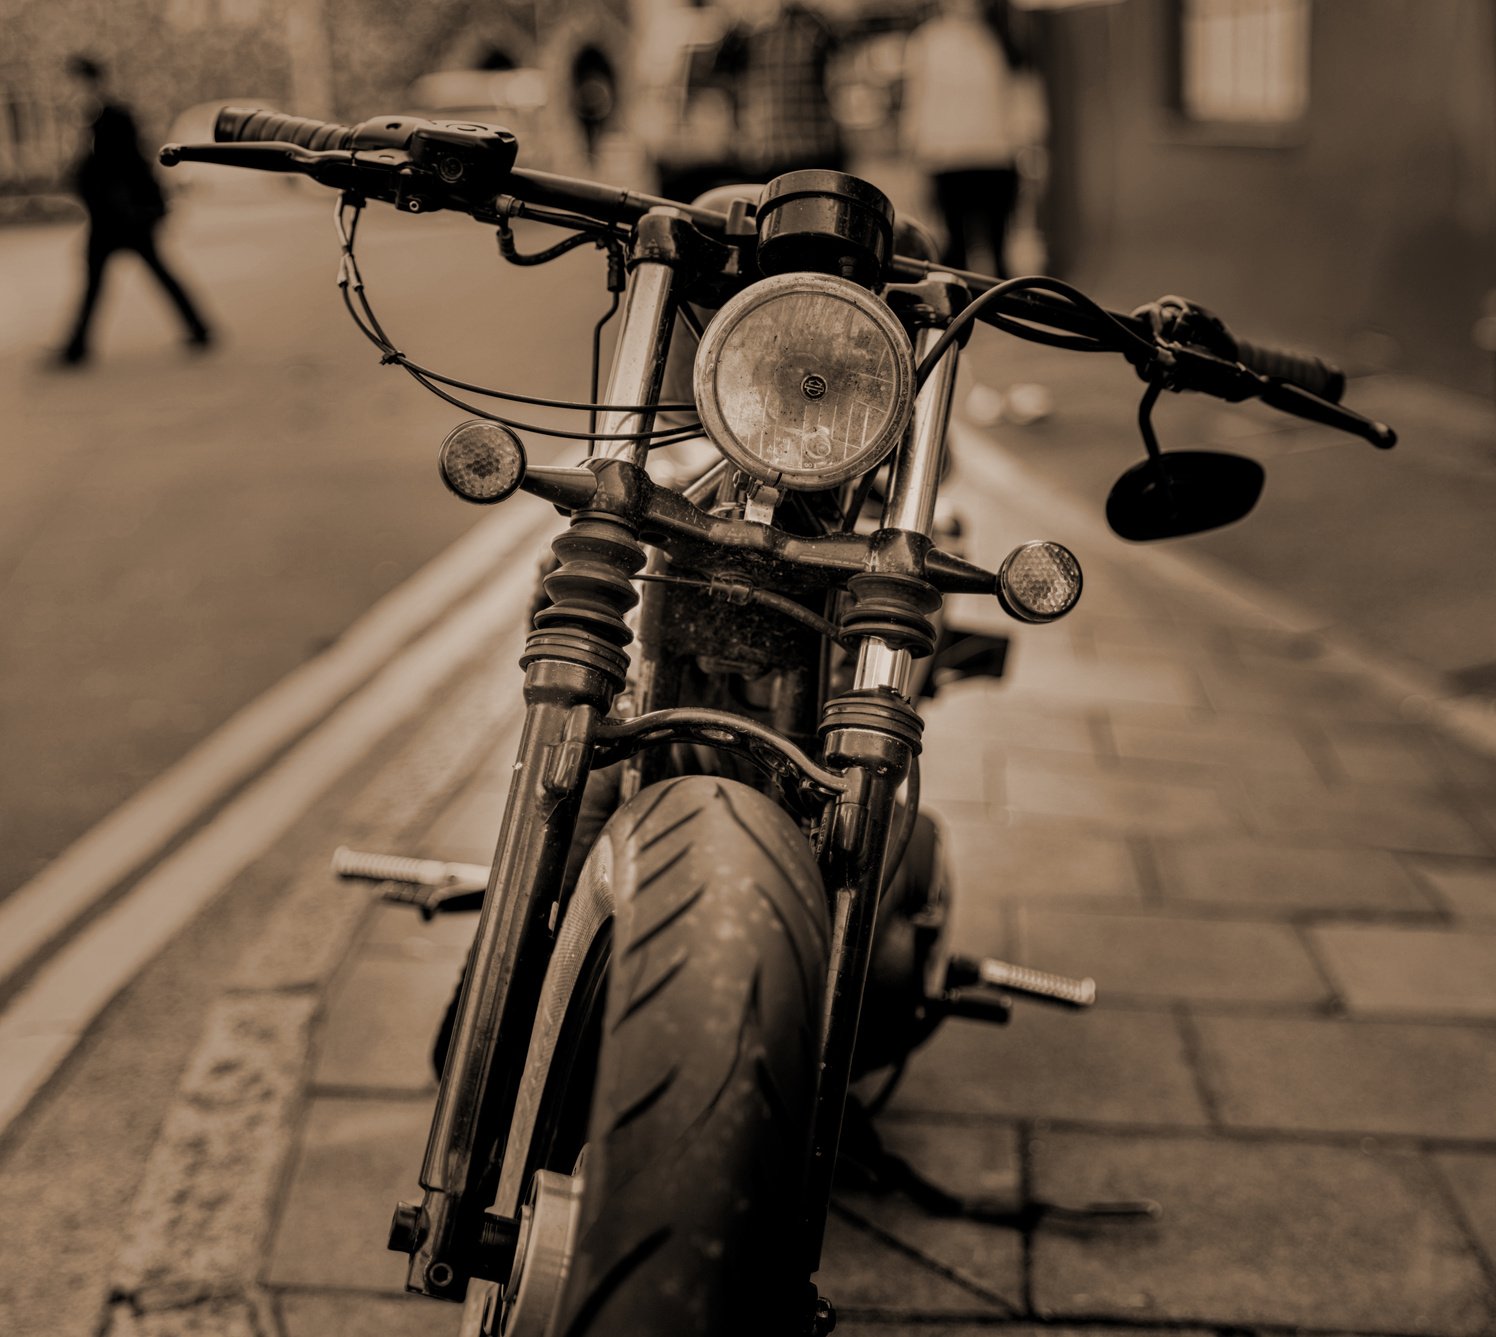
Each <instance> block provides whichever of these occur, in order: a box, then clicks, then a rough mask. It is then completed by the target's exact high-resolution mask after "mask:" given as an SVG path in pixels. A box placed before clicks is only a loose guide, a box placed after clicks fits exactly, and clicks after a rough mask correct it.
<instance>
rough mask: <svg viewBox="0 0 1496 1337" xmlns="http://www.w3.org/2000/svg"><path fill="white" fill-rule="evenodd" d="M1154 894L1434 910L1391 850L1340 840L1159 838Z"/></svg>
mask: <svg viewBox="0 0 1496 1337" xmlns="http://www.w3.org/2000/svg"><path fill="white" fill-rule="evenodd" d="M1151 848H1152V851H1153V855H1154V858H1155V860H1156V866H1157V868H1158V872H1159V883H1160V893H1161V895H1162V896H1163V898H1164V899H1165V900H1167V901H1171V902H1181V903H1184V902H1192V903H1197V904H1201V905H1210V906H1222V907H1227V908H1233V907H1234V908H1240V909H1244V910H1252V911H1256V912H1259V913H1260V912H1263V911H1270V912H1271V911H1277V912H1282V913H1285V914H1302V913H1303V912H1305V911H1319V912H1325V911H1329V912H1345V911H1362V912H1384V913H1408V914H1426V915H1432V914H1436V913H1437V910H1438V906H1437V903H1436V902H1435V901H1434V900H1433V899H1432V898H1431V897H1430V896H1429V895H1428V894H1427V893H1426V892H1424V891H1423V890H1422V889H1421V887H1420V885H1419V884H1418V882H1417V881H1416V880H1415V879H1414V877H1413V876H1412V875H1411V874H1410V873H1409V871H1408V869H1407V867H1406V866H1405V865H1404V863H1403V862H1402V861H1401V860H1400V859H1399V858H1398V856H1397V855H1395V854H1393V853H1391V852H1390V851H1387V850H1368V849H1357V848H1355V847H1353V846H1346V845H1299V844H1293V845H1288V844H1284V843H1283V842H1281V841H1277V840H1269V839H1266V838H1264V837H1255V836H1229V835H1218V836H1211V837H1209V838H1201V839H1196V840H1169V839H1158V840H1155V841H1153V842H1152V846H1151Z"/></svg>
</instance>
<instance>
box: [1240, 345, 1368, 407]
mask: <svg viewBox="0 0 1496 1337" xmlns="http://www.w3.org/2000/svg"><path fill="white" fill-rule="evenodd" d="M1236 360H1237V361H1238V362H1240V363H1241V364H1242V365H1243V366H1244V367H1249V368H1250V369H1251V370H1252V371H1255V372H1257V373H1258V375H1260V376H1266V377H1268V378H1269V379H1271V380H1275V381H1286V382H1287V383H1288V384H1289V385H1295V386H1298V387H1299V389H1301V390H1307V391H1308V392H1309V393H1310V394H1311V395H1317V396H1318V397H1319V398H1320V399H1328V400H1329V401H1330V402H1331V403H1332V404H1338V403H1339V402H1340V397H1341V396H1342V395H1343V394H1345V373H1344V372H1343V371H1341V370H1340V368H1339V367H1337V366H1334V365H1333V364H1332V363H1329V362H1326V361H1324V360H1323V359H1322V358H1317V357H1314V356H1312V355H1311V354H1308V353H1292V352H1289V351H1287V350H1286V349H1280V348H1269V347H1268V346H1267V345H1266V344H1254V343H1248V342H1247V340H1245V339H1237V340H1236Z"/></svg>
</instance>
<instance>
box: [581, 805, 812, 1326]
mask: <svg viewBox="0 0 1496 1337" xmlns="http://www.w3.org/2000/svg"><path fill="white" fill-rule="evenodd" d="M596 878H602V879H605V880H606V881H607V883H608V884H609V886H610V887H611V891H612V897H613V902H614V907H615V911H614V912H615V916H616V917H615V921H614V925H613V942H612V953H611V966H610V969H609V979H608V987H607V1000H606V1004H605V1008H604V1013H603V1024H602V1041H601V1046H600V1054H599V1059H598V1065H597V1073H596V1081H595V1085H594V1089H593V1099H592V1109H591V1116H590V1119H589V1123H588V1134H587V1154H586V1168H585V1187H584V1190H583V1198H582V1209H581V1220H580V1228H579V1231H578V1237H577V1245H576V1252H575V1256H574V1257H573V1259H572V1262H571V1267H570V1269H569V1273H568V1277H567V1281H566V1284H565V1288H564V1298H563V1302H562V1306H561V1315H560V1319H561V1321H560V1323H559V1324H557V1326H556V1327H555V1328H554V1329H553V1331H555V1332H557V1333H562V1334H565V1335H566V1337H602V1335H603V1334H608V1337H633V1335H634V1334H637V1335H638V1337H656V1334H658V1335H660V1337H664V1334H669V1335H670V1337H691V1335H692V1334H702V1335H703V1337H706V1335H707V1334H710V1337H733V1335H734V1334H745V1335H746V1334H750V1333H751V1334H755V1335H757V1334H763V1333H769V1332H775V1331H786V1330H791V1328H790V1325H791V1323H792V1322H793V1320H794V1317H795V1314H796V1309H795V1306H796V1305H797V1303H803V1301H804V1294H803V1292H804V1282H805V1280H806V1272H805V1268H804V1261H803V1259H801V1258H800V1257H798V1256H797V1248H796V1246H797V1245H798V1244H799V1242H800V1234H799V1230H798V1226H799V1224H800V1217H801V1212H802V1205H803V1204H802V1188H803V1183H804V1173H805V1167H806V1161H807V1153H808V1148H809V1143H810V1132H811V1119H812V1115H813V1112H814V1107H815V1083H816V1065H817V1051H818V1041H817V1033H818V1028H819V1024H820V1015H821V999H822V993H823V990H824V985H825V977H826V962H827V952H828V928H827V911H826V904H825V896H824V892H823V890H822V887H821V881H820V876H819V874H818V872H817V870H816V866H815V862H814V860H813V859H812V857H811V853H810V850H809V847H808V845H807V843H806V840H805V838H804V836H803V835H802V834H801V832H800V830H799V828H798V827H797V826H796V825H795V823H794V822H793V821H792V820H791V819H790V818H789V817H788V816H787V815H786V814H785V812H784V811H783V810H782V809H780V808H779V807H778V806H777V805H775V804H774V803H773V802H772V801H771V800H769V799H768V798H766V797H765V796H764V795H762V794H760V793H758V792H757V791H756V790H752V789H749V788H747V787H746V786H744V785H740V784H736V783H734V782H732V781H729V780H723V779H719V778H716V777H712V776H688V777H683V778H680V779H676V780H671V781H666V782H664V783H663V784H659V785H656V786H653V787H651V788H650V789H648V790H645V791H644V792H643V793H641V794H639V795H638V796H637V797H636V798H634V799H632V800H631V801H630V802H628V803H627V804H625V805H624V806H623V807H622V808H621V809H620V810H619V811H618V813H617V814H616V815H615V816H614V818H613V819H612V820H611V821H610V822H609V823H608V825H607V826H606V827H605V828H604V830H603V832H602V834H601V836H600V837H599V838H598V842H597V846H596V848H595V849H594V850H593V853H592V855H591V856H590V857H589V859H588V861H587V865H586V866H585V867H584V870H583V873H582V877H581V882H580V883H579V888H578V890H579V892H581V891H582V888H583V885H584V884H586V883H587V882H588V881H589V879H596Z"/></svg>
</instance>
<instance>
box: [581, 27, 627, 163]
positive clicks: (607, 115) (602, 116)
mask: <svg viewBox="0 0 1496 1337" xmlns="http://www.w3.org/2000/svg"><path fill="white" fill-rule="evenodd" d="M617 106H618V76H617V74H616V73H615V72H614V70H613V62H612V61H611V60H610V59H609V58H608V55H607V52H605V51H602V50H600V49H599V48H598V47H595V46H584V47H583V48H582V49H581V50H580V51H578V52H577V54H576V55H575V56H574V57H573V58H572V62H571V110H572V114H573V115H574V116H575V117H576V118H577V124H578V126H579V127H580V128H581V131H582V142H583V144H584V145H585V146H586V149H587V162H588V163H589V165H591V166H594V167H595V166H596V165H597V153H598V146H599V145H600V144H601V142H602V137H603V132H604V131H605V130H606V129H607V128H608V124H609V122H610V121H611V120H612V119H613V113H614V111H615V110H616V109H617Z"/></svg>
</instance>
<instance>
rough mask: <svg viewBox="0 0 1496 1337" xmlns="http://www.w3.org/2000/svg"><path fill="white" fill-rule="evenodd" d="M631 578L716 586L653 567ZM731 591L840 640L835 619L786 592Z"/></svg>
mask: <svg viewBox="0 0 1496 1337" xmlns="http://www.w3.org/2000/svg"><path fill="white" fill-rule="evenodd" d="M632 579H634V580H646V581H651V582H653V583H655V584H659V585H684V586H689V587H690V588H692V589H703V590H707V591H710V590H712V589H713V588H716V587H715V586H713V584H712V582H711V581H709V580H697V579H696V578H695V577H692V576H672V575H666V574H664V573H663V572H654V571H649V572H640V573H639V574H638V575H635V576H633V577H632ZM733 592H734V593H741V594H742V595H743V597H744V598H745V599H746V600H747V602H749V603H751V604H757V605H758V606H759V607H760V608H772V609H773V610H774V611H775V612H776V613H782V614H783V615H784V616H785V617H787V618H790V619H791V620H792V621H794V622H798V623H800V624H801V625H802V626H805V627H809V628H810V629H811V630H812V631H813V632H816V633H817V634H818V635H821V636H824V637H826V638H827V639H828V640H832V641H836V642H838V643H840V640H841V632H840V631H839V630H838V629H837V627H836V625H835V624H834V623H832V622H831V621H830V620H829V619H827V618H824V617H822V616H821V615H820V614H819V613H816V612H813V611H812V610H811V609H809V608H806V607H805V606H804V605H803V604H798V603H796V602H795V601H794V600H793V599H791V598H789V597H788V596H787V595H783V594H780V593H778V592H777V591H775V590H762V589H759V588H758V587H757V586H749V587H747V588H746V589H744V588H742V587H736V588H734V590H733Z"/></svg>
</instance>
